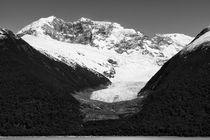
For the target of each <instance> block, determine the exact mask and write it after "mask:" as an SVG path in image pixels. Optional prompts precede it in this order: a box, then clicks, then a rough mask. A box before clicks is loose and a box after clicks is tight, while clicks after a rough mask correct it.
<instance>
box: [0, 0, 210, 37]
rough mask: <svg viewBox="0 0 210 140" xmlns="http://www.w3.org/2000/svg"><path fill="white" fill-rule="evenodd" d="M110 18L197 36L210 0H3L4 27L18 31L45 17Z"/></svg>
mask: <svg viewBox="0 0 210 140" xmlns="http://www.w3.org/2000/svg"><path fill="white" fill-rule="evenodd" d="M51 15H54V16H56V17H59V18H62V19H64V20H66V21H75V20H77V19H79V18H80V17H88V18H91V19H93V20H108V21H113V22H117V23H120V24H121V25H122V26H124V27H127V28H134V29H136V30H139V31H142V32H144V33H146V34H147V35H149V36H152V35H153V34H155V33H175V32H176V33H184V34H187V35H191V36H195V35H196V34H197V33H198V32H200V30H201V29H203V28H204V27H206V26H208V25H210V0H1V2H0V27H3V28H8V29H10V30H12V31H14V32H17V31H18V30H20V29H21V28H22V27H24V26H25V25H28V24H29V23H31V22H32V21H35V20H37V19H39V18H41V17H48V16H51Z"/></svg>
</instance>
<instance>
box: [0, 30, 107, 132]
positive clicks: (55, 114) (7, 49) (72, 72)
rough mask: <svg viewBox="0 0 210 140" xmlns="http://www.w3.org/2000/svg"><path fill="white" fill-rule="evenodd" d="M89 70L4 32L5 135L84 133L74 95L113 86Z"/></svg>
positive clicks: (0, 56)
mask: <svg viewBox="0 0 210 140" xmlns="http://www.w3.org/2000/svg"><path fill="white" fill-rule="evenodd" d="M107 83H109V80H108V79H107V78H105V77H104V76H102V75H100V74H98V73H96V72H92V71H90V70H88V69H87V68H84V67H81V66H79V65H75V66H74V67H69V66H67V65H66V64H64V63H62V62H61V61H59V60H57V59H55V58H53V59H52V58H49V57H46V56H45V55H43V54H41V53H40V52H38V51H37V50H35V49H34V48H32V47H31V46H30V45H29V44H27V43H26V42H25V41H23V40H22V39H21V38H19V37H17V36H16V35H14V34H13V33H12V32H11V31H9V30H5V29H0V87H1V88H0V102H1V105H0V114H1V115H0V133H1V135H63V134H67V133H68V134H71V133H73V131H75V130H78V129H81V127H82V126H81V123H82V114H81V113H80V111H79V102H78V101H77V100H76V99H75V98H73V97H72V95H71V94H73V92H74V91H79V90H81V89H84V88H90V87H96V86H99V85H100V84H107Z"/></svg>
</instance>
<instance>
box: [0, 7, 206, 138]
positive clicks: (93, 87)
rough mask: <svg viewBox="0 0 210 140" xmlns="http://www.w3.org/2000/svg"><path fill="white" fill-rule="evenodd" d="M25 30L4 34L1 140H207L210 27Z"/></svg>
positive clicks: (97, 25)
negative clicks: (69, 139)
mask: <svg viewBox="0 0 210 140" xmlns="http://www.w3.org/2000/svg"><path fill="white" fill-rule="evenodd" d="M131 10H132V9H131ZM166 12H167V11H166ZM177 20H179V19H177ZM30 22H31V23H30V24H28V25H22V29H20V30H19V31H17V33H13V32H12V31H10V29H5V28H0V135H1V136H210V27H205V26H204V27H203V28H204V29H203V30H202V31H201V32H200V33H198V35H196V36H195V37H193V36H188V35H185V33H166V34H163V33H161V34H155V35H154V36H152V37H150V36H149V35H147V33H144V32H142V31H141V30H136V29H132V28H127V27H123V25H121V24H120V23H116V22H115V21H98V20H94V19H89V18H85V17H81V18H79V19H78V20H76V21H71V20H70V21H65V20H63V19H62V18H59V17H56V16H49V17H40V19H36V20H35V21H30ZM201 23H202V21H201ZM209 24H210V22H209ZM195 34H196V33H195Z"/></svg>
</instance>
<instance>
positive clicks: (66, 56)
mask: <svg viewBox="0 0 210 140" xmlns="http://www.w3.org/2000/svg"><path fill="white" fill-rule="evenodd" d="M18 35H19V36H21V37H22V38H23V39H24V40H25V41H26V42H28V43H29V44H30V45H32V46H33V47H34V48H36V49H37V50H39V51H41V52H42V53H44V54H47V55H49V56H51V57H54V58H56V59H59V60H61V61H63V62H64V63H66V64H68V65H71V66H73V65H75V64H79V65H81V66H83V67H87V68H89V69H90V70H93V71H96V72H99V73H101V74H103V75H104V76H106V77H107V78H109V79H110V80H111V81H112V82H123V81H125V82H130V81H132V82H146V81H148V80H149V79H150V78H151V77H152V76H153V75H154V74H155V72H157V71H158V70H159V68H160V67H161V66H162V65H163V64H164V63H165V62H166V61H167V60H168V59H169V58H171V57H172V56H173V55H175V54H176V53H177V52H178V51H180V50H181V49H182V48H183V47H184V46H185V45H186V44H188V43H189V42H190V41H191V40H192V37H189V36H186V35H184V34H177V33H176V34H157V35H155V36H154V37H152V38H149V37H148V36H146V35H144V34H143V33H141V32H139V31H135V30H134V29H126V28H124V27H122V26H121V25H120V24H118V23H114V22H106V21H93V20H91V19H87V18H80V19H79V20H78V21H75V22H65V21H64V20H62V19H59V18H56V17H54V16H51V17H48V18H41V19H39V20H37V21H35V22H33V23H31V24H30V25H28V26H26V27H24V28H23V29H21V30H20V31H19V32H18ZM139 90H140V89H139ZM99 93H100V92H96V93H95V94H93V96H92V99H96V100H102V101H113V100H114V99H115V98H114V97H115V96H113V94H114V93H112V92H111V93H110V96H111V97H110V98H104V97H103V96H100V95H99ZM134 95H135V96H134ZM134 95H132V94H129V95H127V96H129V97H127V96H125V95H122V96H124V97H123V99H131V98H133V97H136V96H137V93H136V92H135V93H134ZM116 96H117V95H116ZM119 98H120V97H119Z"/></svg>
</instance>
